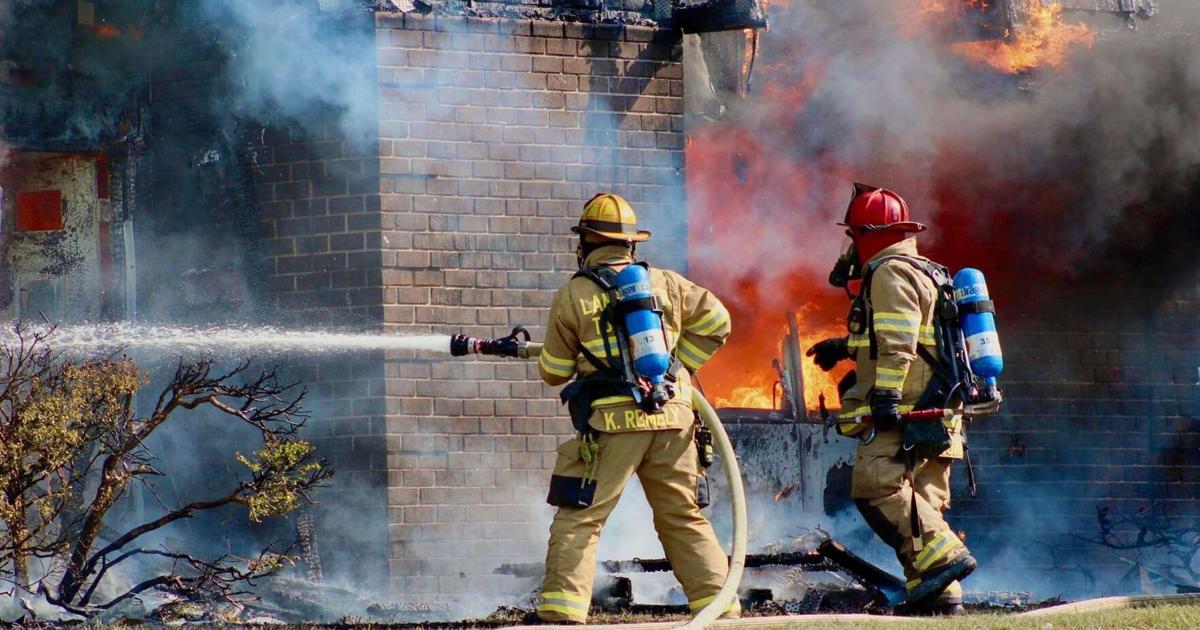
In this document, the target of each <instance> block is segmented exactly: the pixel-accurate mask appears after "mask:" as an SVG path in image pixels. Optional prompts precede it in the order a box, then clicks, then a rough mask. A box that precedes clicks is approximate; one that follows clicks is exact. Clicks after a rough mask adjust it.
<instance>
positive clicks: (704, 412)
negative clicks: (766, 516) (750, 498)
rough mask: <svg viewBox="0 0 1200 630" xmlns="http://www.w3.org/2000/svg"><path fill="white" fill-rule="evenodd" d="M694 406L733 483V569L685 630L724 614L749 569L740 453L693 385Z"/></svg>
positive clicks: (532, 346)
mask: <svg viewBox="0 0 1200 630" xmlns="http://www.w3.org/2000/svg"><path fill="white" fill-rule="evenodd" d="M541 353H542V344H540V343H536V342H530V343H526V344H525V346H524V347H522V348H521V349H520V351H519V356H520V357H521V358H523V359H529V358H536V357H537V356H538V355H540V354H541ZM692 407H694V408H695V409H696V411H698V412H699V413H700V420H702V421H703V422H704V426H706V427H708V430H709V431H712V434H713V442H714V443H715V444H716V447H717V454H718V455H720V456H721V465H722V466H724V467H725V479H726V481H727V483H728V484H729V499H730V508H731V509H732V510H733V549H732V550H731V552H730V554H729V572H728V573H726V575H725V584H723V585H722V586H721V590H720V591H718V592H717V594H716V596H715V597H714V598H713V600H712V601H711V602H709V603H708V605H707V606H705V607H704V608H702V609H700V612H698V613H696V616H695V617H692V619H691V621H688V622H687V623H686V624H684V625H683V626H681V628H683V629H685V630H702V629H703V628H705V627H707V626H708V625H709V624H711V623H712V622H714V621H716V620H717V618H718V617H720V616H721V615H722V614H723V613H724V612H725V610H726V609H727V608H729V605H730V604H732V603H733V602H734V600H736V599H737V596H738V586H739V585H740V584H741V583H742V573H743V572H744V571H745V569H746V536H747V532H746V528H747V520H748V519H747V517H746V490H745V488H743V487H742V469H741V468H740V467H739V466H738V461H737V454H736V453H734V452H733V442H730V441H729V434H728V433H725V427H724V426H723V425H722V424H721V418H720V417H718V416H717V412H716V411H714V410H713V408H712V405H710V404H708V401H707V400H705V398H704V395H703V394H701V393H700V390H698V389H696V388H694V387H693V388H692Z"/></svg>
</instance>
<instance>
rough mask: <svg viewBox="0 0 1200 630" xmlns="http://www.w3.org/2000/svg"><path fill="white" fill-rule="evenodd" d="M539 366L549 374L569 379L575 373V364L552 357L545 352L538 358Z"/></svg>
mask: <svg viewBox="0 0 1200 630" xmlns="http://www.w3.org/2000/svg"><path fill="white" fill-rule="evenodd" d="M538 366H540V367H541V368H542V371H544V372H546V373H547V374H553V375H555V376H562V377H568V376H571V375H572V374H574V373H575V362H574V361H566V360H563V359H559V358H557V357H552V356H550V355H549V354H546V352H545V351H544V350H543V351H542V354H541V356H539V357H538Z"/></svg>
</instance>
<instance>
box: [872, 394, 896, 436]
mask: <svg viewBox="0 0 1200 630" xmlns="http://www.w3.org/2000/svg"><path fill="white" fill-rule="evenodd" d="M871 422H872V423H873V424H874V425H875V428H876V429H877V430H879V431H887V430H889V429H894V428H896V427H897V426H899V424H900V390H898V389H874V390H871Z"/></svg>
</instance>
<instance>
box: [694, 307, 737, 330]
mask: <svg viewBox="0 0 1200 630" xmlns="http://www.w3.org/2000/svg"><path fill="white" fill-rule="evenodd" d="M728 323H729V312H728V311H726V310H725V309H723V308H715V309H713V310H712V311H709V313H708V314H707V315H705V316H704V318H703V319H701V320H700V321H698V322H696V323H695V324H693V325H691V326H688V325H684V329H686V330H687V331H688V332H690V333H694V334H697V335H700V336H701V337H707V336H708V335H711V334H713V333H715V332H717V330H718V329H720V328H721V327H722V326H724V325H725V324H728Z"/></svg>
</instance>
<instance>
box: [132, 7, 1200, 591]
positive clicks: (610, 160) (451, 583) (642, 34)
mask: <svg viewBox="0 0 1200 630" xmlns="http://www.w3.org/2000/svg"><path fill="white" fill-rule="evenodd" d="M360 18H361V19H362V24H361V28H362V29H364V31H365V32H369V33H373V37H372V38H371V41H372V42H373V45H374V50H371V51H366V54H365V57H367V58H370V60H371V61H370V63H373V64H374V66H375V69H376V71H377V82H376V89H377V93H376V96H375V106H376V108H377V116H376V118H377V125H376V126H375V128H374V129H373V130H371V132H370V133H369V135H368V136H367V137H347V136H346V132H345V131H344V130H343V129H342V128H341V127H339V126H338V125H337V124H335V122H334V121H336V113H335V112H331V113H330V115H329V118H328V120H325V121H315V120H307V121H294V123H295V124H290V125H289V124H287V123H282V122H281V123H279V124H274V125H269V126H266V127H265V128H239V131H238V133H239V146H241V147H243V148H244V152H239V153H236V154H232V155H227V156H223V161H218V162H217V163H216V164H217V165H216V166H214V165H212V164H208V165H203V166H200V167H197V163H198V160H197V158H196V156H197V155H201V154H203V153H204V152H205V150H206V147H207V146H208V144H209V139H210V138H211V137H212V136H213V135H214V134H218V133H225V132H227V131H222V129H224V128H223V127H222V125H220V124H218V123H220V122H222V121H213V120H211V119H210V118H208V117H209V116H210V112H209V111H208V103H209V99H211V98H213V97H214V96H215V95H218V94H219V93H220V92H221V90H222V87H221V81H223V80H225V79H223V78H222V68H223V66H224V64H225V59H224V56H223V55H224V54H225V53H224V52H223V51H222V50H220V48H219V46H217V45H216V44H215V43H214V42H215V41H216V39H215V38H214V36H213V33H214V32H215V31H214V30H213V28H211V27H204V28H201V27H198V26H194V25H189V26H185V27H183V28H181V29H180V31H179V34H178V36H176V37H174V38H173V39H172V42H173V44H172V46H171V47H169V48H164V49H163V50H158V51H156V55H155V64H156V66H155V70H154V72H153V75H152V81H151V82H152V89H151V94H152V99H151V100H150V102H149V109H150V112H151V125H150V127H151V129H152V130H153V131H154V139H155V141H153V142H151V145H152V146H151V156H150V158H151V159H150V160H149V162H150V163H151V164H152V168H151V169H150V170H151V173H152V178H151V179H152V182H153V188H152V190H150V191H147V192H145V193H144V194H143V195H142V198H143V199H142V203H146V204H150V203H152V204H153V205H154V210H155V212H147V213H145V214H144V215H143V216H142V217H138V220H142V219H143V218H145V219H146V220H147V222H146V223H141V224H140V225H139V228H138V229H139V234H143V235H147V236H140V237H139V239H142V240H140V241H139V246H141V245H142V244H145V245H147V246H148V247H147V248H149V247H162V248H168V247H170V243H171V238H170V237H171V234H172V230H176V229H179V228H178V227H172V225H173V223H174V222H175V221H176V219H175V217H181V216H186V215H189V214H190V213H192V210H191V209H189V207H187V204H189V203H190V204H193V205H195V204H197V203H199V202H198V201H197V200H201V201H202V200H203V199H205V198H206V197H204V196H199V197H197V196H196V195H194V194H193V192H192V190H191V189H189V188H181V187H180V184H179V181H180V180H178V179H176V177H175V175H176V174H177V173H181V172H189V171H188V169H192V171H191V172H192V173H193V174H192V175H191V177H193V179H194V178H196V177H197V176H196V175H195V171H196V170H203V169H217V170H221V173H218V176H219V177H223V178H224V179H226V180H230V179H232V178H236V177H237V175H236V174H237V173H238V172H240V171H239V169H244V170H245V171H246V172H249V173H250V174H251V175H252V179H251V180H250V181H248V182H246V186H245V188H246V192H247V194H248V195H249V197H248V199H249V200H250V202H249V204H248V207H250V209H249V210H247V211H246V212H245V213H244V214H243V215H238V214H237V212H234V211H235V210H236V208H231V209H230V214H231V216H252V217H256V218H257V221H256V222H255V223H254V225H252V226H250V228H246V226H244V225H241V224H238V223H237V222H236V221H235V222H234V223H233V224H234V225H235V227H237V229H238V230H243V231H246V230H247V229H248V231H253V232H254V234H253V235H252V236H247V237H246V240H247V241H248V242H250V243H252V246H250V247H247V250H254V251H257V252H259V253H260V254H261V260H254V259H251V258H248V259H247V260H246V261H244V262H243V265H244V267H243V268H242V269H241V271H242V272H243V273H244V275H245V276H246V277H248V278H251V279H256V280H254V282H260V283H261V294H262V295H265V296H266V298H267V299H266V300H264V301H265V302H267V306H269V309H266V310H269V312H270V316H271V317H272V318H275V317H278V316H279V315H280V314H282V315H284V316H287V317H290V318H292V319H295V320H298V321H301V322H305V323H309V324H321V325H326V324H329V325H342V324H346V325H353V326H355V327H356V328H359V329H362V328H366V329H369V330H378V331H381V332H384V331H385V332H402V333H429V332H434V333H451V332H465V333H468V334H475V335H481V336H494V335H500V334H505V333H507V332H508V331H509V330H510V329H511V328H512V326H514V325H517V324H524V325H529V326H530V327H531V329H532V331H533V334H534V337H535V339H536V338H541V326H542V325H543V324H544V319H545V310H546V307H547V305H548V303H549V300H550V298H551V296H552V293H553V291H554V290H555V289H556V288H557V287H559V286H561V285H562V284H563V283H564V282H565V281H566V279H567V277H568V276H569V273H571V272H572V271H573V270H574V269H575V267H576V263H575V257H574V254H573V252H572V248H573V243H572V240H571V238H570V233H569V227H570V226H571V225H572V224H573V223H574V222H575V221H576V220H577V214H578V212H579V210H580V208H581V206H582V203H583V202H584V201H585V200H586V199H587V198H589V197H590V196H591V195H592V194H594V193H596V192H599V191H601V190H613V191H615V192H618V193H620V194H622V195H625V196H626V197H627V198H629V199H630V200H631V201H632V202H633V203H634V205H635V207H636V208H637V210H638V213H639V217H640V218H642V219H643V220H644V221H646V222H647V223H648V225H649V227H650V228H651V229H653V230H654V231H655V238H654V240H653V241H652V242H651V243H650V244H649V245H648V246H647V247H646V251H645V253H646V254H647V255H648V257H649V258H650V259H651V260H652V261H653V262H655V263H656V264H659V265H663V266H670V267H675V268H682V267H683V266H684V264H685V261H686V255H687V252H686V244H685V240H684V239H685V234H686V228H685V226H686V218H687V217H686V212H685V208H684V189H683V144H684V130H683V111H682V110H683V98H682V97H683V80H682V77H683V68H682V60H681V52H680V47H679V45H678V34H677V33H674V32H672V31H668V30H665V29H656V28H652V27H645V26H611V25H591V24H584V23H578V22H576V23H568V22H561V21H551V20H532V21H531V20H522V19H484V18H463V17H445V16H439V17H433V16H420V15H416V14H407V15H401V14H389V13H379V14H373V15H369V16H366V15H363V16H358V17H356V18H354V19H360ZM221 164H225V165H226V166H220V165H221ZM222 169H223V170H222ZM151 193H152V194H151ZM209 194H210V195H211V194H212V193H209ZM156 213H158V214H156ZM252 284H253V283H252ZM1108 284H1112V285H1114V288H1112V289H1105V290H1101V289H1098V288H1096V287H1102V286H1103V285H1104V283H1101V282H1098V281H1095V280H1088V281H1087V282H1085V283H1083V284H1082V285H1075V286H1069V287H1057V288H1053V289H1050V288H1047V287H1044V286H1041V287H1038V288H1037V289H1036V294H1038V295H1045V294H1054V295H1060V296H1065V297H1064V298H1063V300H1061V301H1055V300H1049V301H1039V302H1033V301H1029V300H1022V301H1019V302H1018V301H1016V300H1011V301H1009V300H1003V299H1001V300H1000V304H999V306H1000V308H1001V309H1002V312H1001V314H1000V317H1001V319H1000V323H1001V335H1002V338H1003V342H1004V346H1005V351H1006V358H1007V363H1008V369H1007V372H1006V374H1005V376H1004V378H1003V384H1004V387H1005V390H1006V393H1007V395H1008V400H1007V402H1006V407H1005V412H1004V413H1003V414H1002V415H1001V416H1000V417H997V418H994V419H990V420H987V421H983V422H980V423H977V424H976V425H974V426H973V427H972V429H971V433H970V437H971V446H972V448H971V454H972V457H973V459H974V461H975V464H976V466H977V472H978V474H979V483H980V493H979V496H978V497H975V498H971V497H969V496H968V493H967V492H966V488H965V481H966V475H965V474H964V472H965V471H964V470H963V469H962V468H959V469H958V470H956V472H955V475H956V476H955V484H956V491H955V502H956V505H955V507H954V509H953V511H952V512H951V522H952V524H953V525H954V526H955V527H956V528H959V529H962V530H964V531H965V532H966V533H967V535H968V543H969V544H970V545H971V546H972V547H973V548H975V549H978V550H989V549H990V550H1006V549H1012V548H1013V545H1014V544H1016V545H1018V546H1020V547H1021V548H1022V549H1024V550H1025V552H1028V553H1026V555H1023V556H1022V557H1021V560H1020V562H1019V563H1018V562H1013V561H1012V557H1011V556H1005V555H1004V554H1003V552H1002V553H1000V555H996V554H992V555H991V556H989V555H988V554H989V553H990V552H987V551H984V552H983V553H982V554H981V555H982V556H983V557H981V561H982V562H983V564H984V566H986V567H989V568H988V571H991V570H993V569H992V567H996V566H1000V565H1003V564H1004V563H1005V562H1006V561H1007V562H1008V564H1009V565H1011V566H1012V568H1013V570H1014V571H1021V570H1029V569H1037V570H1045V571H1049V572H1048V573H1046V574H1047V575H1052V576H1057V577H1058V578H1061V581H1062V583H1063V584H1065V585H1067V586H1065V587H1064V590H1067V589H1071V588H1075V587H1080V588H1086V585H1085V584H1084V583H1083V577H1082V573H1081V572H1080V571H1077V570H1075V568H1074V567H1075V566H1076V565H1077V564H1080V563H1083V564H1086V565H1087V566H1091V567H1096V568H1098V570H1099V569H1103V570H1109V569H1117V570H1119V569H1121V568H1123V567H1125V566H1127V565H1124V564H1123V563H1121V562H1119V561H1118V560H1117V558H1116V555H1115V554H1114V553H1112V552H1111V551H1110V550H1107V549H1103V548H1101V547H1099V546H1097V545H1093V544H1090V543H1086V542H1083V541H1082V540H1081V539H1080V538H1079V536H1093V535H1094V534H1095V533H1096V529H1095V525H1096V509H1097V508H1099V507H1107V508H1109V509H1110V510H1112V512H1113V514H1115V515H1117V514H1131V513H1133V512H1135V511H1137V510H1139V509H1142V508H1145V507H1147V506H1148V505H1150V504H1153V503H1159V504H1165V505H1166V506H1167V508H1168V509H1169V510H1170V511H1171V513H1172V514H1175V515H1177V516H1179V517H1181V518H1188V517H1190V518H1194V516H1195V515H1196V514H1197V512H1200V500H1198V499H1200V456H1197V452H1198V451H1197V449H1198V448H1200V424H1198V423H1200V421H1198V420H1197V413H1198V412H1200V407H1198V401H1200V388H1197V386H1196V382H1197V381H1200V377H1198V375H1197V373H1196V367H1197V366H1200V337H1198V336H1197V334H1196V332H1195V331H1196V330H1197V324H1200V321H1198V320H1200V314H1198V307H1197V304H1198V300H1197V294H1196V289H1195V286H1194V284H1193V285H1188V286H1185V287H1183V288H1180V289H1178V290H1176V291H1174V292H1173V293H1172V297H1171V298H1169V299H1163V298H1161V296H1160V297H1157V298H1154V299H1144V298H1142V297H1141V294H1140V293H1137V292H1135V291H1132V290H1131V289H1133V288H1136V287H1135V285H1136V284H1137V281H1136V280H1133V279H1121V280H1119V281H1115V282H1109V283H1108ZM1080 286H1084V287H1085V288H1083V289H1080V288H1079V287H1080ZM1087 287H1090V288H1087ZM250 289H251V290H250V292H251V293H254V289H255V287H251V288H250ZM147 294H150V292H149V291H147ZM1012 294H1013V295H1019V294H1017V293H1012ZM1090 308H1103V309H1104V310H1105V312H1104V317H1099V318H1093V317H1090V316H1089V313H1088V311H1089V310H1090ZM735 330H736V322H735ZM735 334H736V333H735ZM762 360H763V361H769V360H770V357H763V359H762ZM296 372H297V376H299V377H300V378H302V379H303V380H304V381H305V382H306V383H309V384H311V385H312V389H313V396H312V399H311V400H312V401H313V403H314V405H315V408H314V411H315V412H316V414H315V415H316V417H317V418H318V420H319V421H317V422H314V423H313V424H312V425H311V427H310V429H311V431H312V434H311V436H312V437H313V439H314V441H316V442H317V444H318V447H319V448H320V449H321V451H322V452H323V453H324V454H325V455H326V456H328V457H330V459H331V460H332V463H333V465H334V467H335V468H336V469H337V470H338V477H337V478H336V488H335V490H334V491H333V492H331V493H327V494H326V495H325V497H324V498H323V499H322V500H323V501H324V505H323V506H322V507H320V508H317V510H316V511H317V516H318V531H319V533H320V535H321V536H325V537H326V540H327V544H325V549H327V551H328V552H329V554H328V556H329V557H327V558H326V559H325V561H326V568H327V569H328V570H329V571H330V573H331V574H338V573H340V574H344V575H351V576H359V577H366V576H376V575H379V574H381V573H384V572H386V573H387V574H388V575H389V576H390V578H391V585H392V587H393V589H394V590H395V591H396V592H399V593H404V594H406V595H409V596H412V597H418V598H420V597H425V596H428V595H435V594H436V595H444V596H453V595H454V594H456V593H457V594H462V593H472V592H481V591H483V590H485V589H486V590H492V589H493V588H499V589H502V588H506V587H507V586H508V585H510V584H511V582H510V581H508V580H509V578H497V577H494V576H492V575H491V571H492V569H493V568H494V567H495V566H497V565H498V564H500V563H502V562H506V561H513V560H535V559H537V558H538V556H540V555H541V554H542V552H543V551H544V549H543V547H542V545H543V544H544V540H545V535H546V532H545V531H544V528H543V527H542V526H541V525H540V524H541V523H542V522H544V521H545V520H546V519H547V518H548V516H549V511H548V508H546V507H544V506H543V505H542V498H543V497H544V491H545V484H546V480H547V477H548V472H547V469H548V468H549V467H550V466H551V465H552V463H553V458H554V448H555V446H556V445H557V443H558V442H559V441H560V440H561V439H562V437H563V436H564V435H565V434H566V433H567V432H568V431H569V423H568V422H567V420H566V418H565V416H564V415H563V413H562V410H561V407H560V406H559V405H558V402H557V398H556V396H555V392H554V390H553V389H551V388H548V387H544V386H543V385H541V383H540V380H539V379H538V378H537V374H536V368H535V366H534V365H532V364H530V363H523V362H514V361H486V360H481V361H449V360H444V359H443V358H440V357H432V356H424V355H414V354H412V353H396V354H384V353H377V354H374V355H368V356H360V357H357V358H356V359H355V360H353V361H345V360H337V361H329V362H318V363H316V364H312V365H305V366H300V367H297V369H296ZM347 510H350V511H349V512H348V511H347ZM717 512H724V508H722V507H720V506H718V508H717ZM714 513H716V512H714ZM717 516H718V518H719V517H720V515H719V514H718V515H717ZM798 525H800V524H799V523H798ZM330 538H332V539H333V540H329V539H330ZM346 541H352V542H353V544H354V545H355V546H356V548H357V549H358V550H365V551H366V555H367V556H368V557H370V558H371V561H370V562H368V563H365V564H364V563H363V562H361V558H362V554H346V555H345V556H344V559H343V560H341V561H340V564H339V559H338V558H339V555H340V554H339V553H338V551H337V550H338V549H339V547H340V545H342V544H344V543H345V542H346ZM1040 545H1045V546H1044V547H1042V546H1040ZM1043 549H1044V552H1043V551H1042V550H1043ZM1030 558H1033V559H1034V560H1035V562H1033V563H1030V562H1029V561H1028V560H1029V559H1030ZM1055 571H1057V572H1055Z"/></svg>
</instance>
